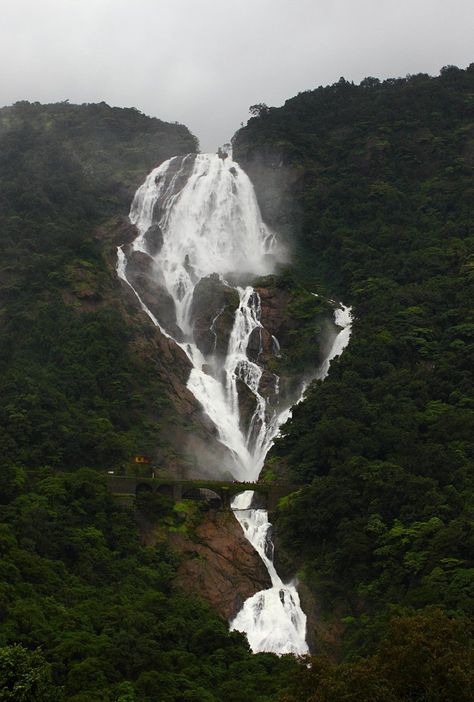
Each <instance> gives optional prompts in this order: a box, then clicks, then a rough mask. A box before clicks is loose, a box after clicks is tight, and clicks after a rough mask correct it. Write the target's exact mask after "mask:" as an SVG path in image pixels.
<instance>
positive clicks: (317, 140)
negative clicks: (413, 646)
mask: <svg viewBox="0 0 474 702" xmlns="http://www.w3.org/2000/svg"><path fill="white" fill-rule="evenodd" d="M473 100H474V65H471V66H470V67H469V68H468V69H466V70H461V69H458V68H455V67H446V68H444V69H443V70H442V71H441V73H440V76H439V77H437V78H430V77H429V76H427V75H424V74H422V75H413V76H408V77H407V78H405V79H394V80H386V81H383V82H381V81H379V80H377V79H375V78H367V79H365V80H364V81H363V82H362V83H361V84H360V85H358V86H357V85H354V84H352V83H349V82H347V81H345V80H344V79H343V78H341V80H340V81H339V82H337V83H336V84H334V85H332V86H328V87H325V88H318V89H317V90H313V91H308V92H304V93H301V94H299V95H298V96H297V97H295V98H293V99H291V100H288V101H287V102H286V103H285V105H284V106H283V107H281V108H268V107H267V106H265V105H257V106H255V107H254V108H253V112H254V114H255V116H254V117H253V118H251V119H250V120H249V123H248V126H247V127H245V128H243V129H241V130H239V132H238V133H237V134H236V136H235V138H234V155H235V158H236V159H237V160H239V162H240V163H241V164H242V165H243V166H244V167H245V168H246V169H247V171H248V172H249V173H250V174H251V175H253V177H254V181H255V184H256V187H257V194H258V195H259V197H260V201H261V203H262V206H263V208H264V215H265V216H267V218H268V219H269V220H270V221H273V222H274V224H275V225H276V226H278V224H280V225H281V226H282V227H283V228H284V229H285V231H286V232H287V236H288V237H290V238H291V240H292V243H293V249H294V252H295V253H294V260H295V270H297V271H299V273H300V275H301V277H302V278H303V279H304V280H305V282H306V283H307V284H309V285H312V286H313V287H314V289H315V290H319V291H321V290H322V291H325V292H326V293H327V294H329V295H333V296H336V297H338V298H339V299H341V300H343V301H344V303H345V304H350V305H352V307H353V314H354V324H353V333H352V338H351V342H350V344H349V347H348V348H347V349H346V351H345V352H344V354H343V355H342V357H341V358H340V359H339V360H338V361H337V362H334V363H333V365H332V366H331V373H330V375H329V377H328V378H327V379H326V380H325V381H324V383H315V384H313V385H312V386H311V387H310V389H309V391H308V392H307V399H306V401H305V403H304V404H302V405H300V406H298V407H297V408H296V409H295V411H294V414H293V418H292V420H291V421H290V422H289V423H288V424H287V425H286V426H285V427H284V429H283V435H282V437H281V438H280V439H279V440H277V442H276V446H275V447H274V449H273V451H272V453H271V457H270V464H271V466H272V470H279V471H280V472H285V473H286V474H288V475H289V476H290V478H291V479H295V480H298V481H301V482H302V483H305V484H307V487H305V488H304V489H302V490H300V491H299V492H298V493H296V494H294V495H293V496H292V498H291V499H289V500H287V501H286V502H285V503H284V504H282V505H281V508H280V510H279V512H278V515H277V528H278V533H279V538H280V539H281V540H282V541H283V544H284V547H285V549H286V551H287V552H288V554H289V556H290V558H291V559H292V565H293V568H295V569H299V571H300V576H301V578H302V579H303V581H304V582H305V583H306V585H307V586H308V587H309V588H310V590H311V591H312V593H313V595H314V598H315V600H316V601H317V603H318V608H319V611H318V614H319V616H320V617H323V619H325V620H326V621H327V622H328V623H331V622H332V623H334V621H336V620H337V621H338V622H339V623H340V625H341V626H340V631H341V638H342V648H341V652H342V654H343V655H345V656H348V657H351V656H353V655H354V654H366V655H376V649H377V642H378V641H379V640H380V637H381V636H384V632H386V630H387V626H388V622H389V620H390V618H391V617H394V616H402V617H406V616H408V615H413V616H421V614H420V612H422V613H423V612H424V613H425V614H424V615H423V616H428V614H426V612H425V609H426V608H429V607H432V606H435V607H437V608H439V609H440V610H442V611H444V612H445V613H446V616H448V617H450V618H451V619H452V620H453V621H468V619H469V617H470V616H471V615H472V606H473V602H474V563H473V555H474V548H473V547H474V534H473V508H474V504H473V489H472V481H473V473H472V469H473V466H474V395H473V387H474V383H473V370H474V345H473V337H474V318H473V304H472V303H473V299H474V295H473V292H474V289H473V288H474V286H473V284H474V249H473V244H474V239H473V232H472V221H473V219H472V216H473V211H472V209H473V203H474V197H473V196H474V192H473V180H472V175H473V174H472V166H473V162H474V140H473V137H474V124H473V120H472V115H473V111H472V108H473ZM282 173H283V174H284V176H282V175H281V174H282ZM269 193H270V195H269ZM275 193H276V194H278V197H276V195H275ZM427 611H431V610H429V609H428V610H427ZM378 655H380V654H378ZM321 694H322V693H321ZM340 694H341V697H340V698H338V699H356V698H353V697H345V696H342V692H341V693H340ZM471 694H472V691H471ZM368 698H369V697H361V699H368ZM315 699H316V698H315ZM317 699H318V700H319V699H326V697H324V696H321V697H317ZM331 699H332V697H331ZM357 699H359V698H357ZM370 699H375V697H371V696H370ZM377 699H378V698H377ZM381 699H385V697H382V698H381ZM390 699H391V698H390ZM403 699H405V697H403ZM406 699H430V700H431V699H447V697H443V696H442V695H441V696H440V697H439V698H438V697H436V696H428V697H416V696H413V697H411V696H407V697H406Z"/></svg>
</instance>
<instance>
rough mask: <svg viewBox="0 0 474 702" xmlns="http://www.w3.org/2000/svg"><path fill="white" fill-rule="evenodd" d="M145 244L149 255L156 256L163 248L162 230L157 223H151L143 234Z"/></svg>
mask: <svg viewBox="0 0 474 702" xmlns="http://www.w3.org/2000/svg"><path fill="white" fill-rule="evenodd" d="M143 238H144V240H145V245H146V249H147V251H148V253H149V254H150V256H156V255H157V254H158V253H160V251H161V249H162V248H163V243H164V242H163V232H162V231H161V227H160V225H159V224H152V225H151V227H148V229H147V230H146V232H145V235H144V237H143Z"/></svg>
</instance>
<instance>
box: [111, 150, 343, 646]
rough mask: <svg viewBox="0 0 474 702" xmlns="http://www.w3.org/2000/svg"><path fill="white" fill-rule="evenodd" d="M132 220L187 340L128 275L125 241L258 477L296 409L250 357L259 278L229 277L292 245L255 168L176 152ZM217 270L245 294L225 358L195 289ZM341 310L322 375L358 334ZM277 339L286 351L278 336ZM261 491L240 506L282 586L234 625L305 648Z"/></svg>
mask: <svg viewBox="0 0 474 702" xmlns="http://www.w3.org/2000/svg"><path fill="white" fill-rule="evenodd" d="M130 220H131V222H132V223H133V224H135V225H136V227H137V229H138V236H137V238H136V239H135V241H134V242H133V244H132V247H131V252H132V253H133V252H141V253H142V254H145V255H147V256H149V257H150V258H151V259H152V260H153V267H154V269H153V270H154V272H155V274H156V280H157V284H158V281H159V283H160V285H161V286H162V287H163V288H164V289H165V290H166V293H167V294H168V295H170V296H171V298H172V300H173V302H174V307H175V312H176V329H177V330H178V332H179V337H180V338H179V339H177V338H176V337H175V336H174V334H173V329H171V328H170V327H169V326H168V327H167V326H166V324H164V322H163V320H161V319H158V318H157V316H156V315H155V314H154V313H153V312H152V311H151V310H150V309H149V308H148V307H147V305H146V304H145V302H144V301H143V299H142V297H141V296H140V294H139V292H137V290H136V289H135V287H134V286H133V284H132V282H130V280H129V279H128V277H127V265H128V259H127V254H126V252H125V247H123V246H122V247H119V249H118V262H117V274H118V275H119V277H120V278H121V279H122V280H124V281H125V282H126V283H127V284H128V285H129V286H130V287H131V288H132V289H133V290H134V292H135V294H136V295H137V297H138V300H139V302H140V304H141V306H142V308H143V309H144V310H145V312H146V313H147V314H148V315H149V316H150V318H151V319H152V321H153V323H154V324H155V325H157V326H158V327H159V328H160V330H161V331H162V332H163V333H164V334H165V335H166V336H167V337H168V338H174V340H175V341H176V343H177V344H178V345H179V346H180V347H181V348H182V349H183V350H184V351H185V353H186V354H187V356H188V358H189V359H190V361H191V363H192V370H191V373H190V377H189V380H188V388H189V390H190V391H191V392H192V393H193V394H194V396H195V397H196V398H197V400H198V401H199V402H200V403H201V405H202V407H203V410H204V412H205V413H206V414H207V415H208V416H209V417H210V419H211V420H212V421H213V422H214V424H215V426H216V428H217V431H218V434H219V439H220V441H221V443H222V444H224V446H226V447H227V448H228V449H229V452H230V455H231V456H232V465H231V466H227V468H228V469H230V471H231V473H232V475H233V477H234V478H235V479H236V480H238V481H249V482H253V481H255V480H257V478H258V476H259V474H260V471H261V468H262V466H263V463H264V460H265V456H266V454H267V452H268V450H269V448H270V446H271V444H272V441H273V439H274V438H275V436H276V435H277V433H278V430H279V427H280V426H281V425H282V423H284V422H285V421H286V420H287V419H288V417H289V416H290V414H291V409H290V408H289V407H283V408H280V409H279V410H278V411H277V410H276V409H274V408H270V407H269V404H268V402H267V401H266V400H265V398H264V397H263V396H262V395H261V394H260V392H259V383H260V379H261V376H262V369H261V368H260V366H259V365H258V364H256V363H254V362H252V361H251V360H250V359H249V358H248V357H247V346H248V343H249V339H250V336H251V334H252V332H253V331H254V330H255V329H256V328H258V327H262V324H261V322H260V299H259V296H258V294H257V293H256V291H255V290H254V289H253V288H252V287H251V286H249V285H242V286H241V285H231V284H230V283H228V282H227V280H226V278H227V279H230V278H239V279H240V280H242V279H243V278H246V279H249V278H251V277H252V276H253V277H256V276H260V275H266V274H269V273H271V272H272V271H273V270H274V267H275V263H276V262H277V261H278V260H281V259H282V257H283V256H284V251H283V249H282V248H281V247H280V245H279V243H278V242H277V240H276V238H275V236H274V234H273V233H272V232H271V231H270V230H269V229H268V227H267V226H266V225H265V224H264V222H263V221H262V218H261V215H260V211H259V208H258V204H257V200H256V197H255V193H254V190H253V186H252V184H251V182H250V180H249V178H248V177H247V175H246V174H245V173H244V171H242V169H241V168H240V167H239V165H238V164H237V163H236V162H234V161H232V159H231V158H230V157H226V158H222V156H221V155H217V154H198V155H195V154H190V155H188V156H185V157H184V158H183V157H175V158H172V159H170V160H168V161H166V162H165V163H163V164H161V166H159V167H158V168H155V169H154V170H153V171H152V172H151V173H150V175H149V176H148V177H147V179H146V181H145V182H144V184H143V185H142V186H141V187H140V188H139V189H138V191H137V193H136V195H135V198H134V201H133V203H132V207H131V211H130ZM151 227H155V228H156V227H158V229H159V231H160V235H161V236H162V242H161V246H160V247H157V248H159V250H157V251H156V252H155V253H153V251H152V250H150V245H149V243H148V241H147V232H149V231H151V229H150V228H151ZM211 274H217V275H218V276H219V279H220V281H221V282H222V284H223V285H224V286H227V287H232V288H233V289H234V290H235V291H236V292H237V293H238V298H239V306H238V309H237V311H236V313H235V319H234V324H233V328H232V331H231V334H230V338H229V343H228V348H227V353H226V356H225V359H224V360H223V362H222V361H221V362H219V363H218V362H217V361H216V359H215V358H214V357H213V354H212V353H211V354H208V355H207V356H205V355H204V354H203V353H202V352H201V351H200V350H199V348H198V346H197V344H196V343H195V340H194V338H193V319H192V302H193V294H194V291H195V288H196V285H197V284H198V283H199V281H200V280H202V279H203V278H206V277H207V276H210V275H211ZM335 315H336V319H335V321H336V323H337V324H339V325H340V326H343V327H344V328H343V330H342V331H341V332H340V333H339V335H338V336H337V337H336V340H335V342H334V344H333V347H332V349H331V352H330V353H329V354H328V357H327V359H326V361H325V362H324V364H323V366H322V367H321V368H320V370H319V372H318V373H317V376H316V377H320V378H322V377H324V376H325V375H326V373H327V371H328V369H329V363H330V361H331V359H332V358H333V357H334V356H336V355H338V354H339V353H341V351H342V349H343V348H344V346H345V345H346V344H347V342H348V340H349V335H350V310H348V309H347V308H342V309H341V310H336V313H335ZM217 316H219V315H217ZM216 319H217V317H216ZM216 319H214V321H213V323H212V327H211V330H212V331H213V326H214V323H215V321H216ZM274 347H275V353H276V354H278V353H279V343H278V340H277V339H274ZM277 381H278V379H277ZM238 382H243V383H245V385H246V386H247V388H248V389H249V390H250V392H251V393H252V394H253V396H254V399H255V411H254V413H253V416H252V417H251V420H250V426H249V427H248V428H247V430H246V431H244V430H243V429H242V426H241V417H240V411H239V396H238V386H237V384H238ZM302 392H303V391H302ZM252 497H253V492H252V491H246V492H244V493H242V494H241V495H238V496H237V497H236V498H235V500H234V501H233V504H232V508H233V510H234V514H235V515H236V517H237V519H238V521H239V522H240V524H241V526H242V528H243V530H244V533H245V535H246V537H247V538H248V539H249V541H250V542H251V543H252V545H253V546H254V548H255V549H256V550H257V552H258V553H259V555H260V556H261V558H262V560H263V562H264V563H265V565H266V567H267V569H268V572H269V574H270V577H271V581H272V588H271V589H269V590H265V591H262V592H259V593H257V594H256V595H254V596H253V597H252V598H250V599H248V600H247V601H246V602H245V603H244V606H243V608H242V610H241V611H240V612H239V613H238V615H237V617H236V618H235V619H234V620H233V622H232V623H231V627H232V628H233V629H238V630H240V631H243V632H245V633H246V634H247V637H248V639H249V642H250V645H251V648H252V650H253V651H255V652H257V651H273V652H275V653H278V654H283V653H294V654H304V653H306V652H307V650H308V647H307V644H306V640H305V638H306V616H305V615H304V613H303V612H302V610H301V607H300V603H299V597H298V593H297V590H296V586H295V585H294V584H289V585H284V584H283V583H282V581H281V579H280V578H279V576H278V574H277V572H276V570H275V567H274V565H273V557H272V549H273V547H272V545H271V540H270V538H269V528H270V524H269V523H268V515H267V512H266V511H265V510H261V509H251V502H252Z"/></svg>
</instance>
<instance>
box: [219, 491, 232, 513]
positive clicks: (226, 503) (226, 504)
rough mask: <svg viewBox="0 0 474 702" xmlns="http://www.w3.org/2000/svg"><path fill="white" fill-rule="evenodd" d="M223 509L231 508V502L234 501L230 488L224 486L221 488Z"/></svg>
mask: <svg viewBox="0 0 474 702" xmlns="http://www.w3.org/2000/svg"><path fill="white" fill-rule="evenodd" d="M220 496H221V503H222V509H230V503H231V501H232V495H231V494H230V492H229V488H222V489H221V490H220Z"/></svg>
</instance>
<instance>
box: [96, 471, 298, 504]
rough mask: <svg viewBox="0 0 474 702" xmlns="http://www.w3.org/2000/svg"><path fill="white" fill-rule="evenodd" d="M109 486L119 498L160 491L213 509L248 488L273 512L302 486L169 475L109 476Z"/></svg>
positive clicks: (227, 502)
mask: <svg viewBox="0 0 474 702" xmlns="http://www.w3.org/2000/svg"><path fill="white" fill-rule="evenodd" d="M107 488H108V490H109V492H110V493H112V494H113V495H115V496H117V497H124V498H134V497H136V495H138V494H140V493H144V492H151V493H153V492H157V493H160V494H162V495H167V496H168V497H170V498H172V499H173V500H175V501H176V502H177V501H179V500H202V501H207V502H208V504H209V506H210V507H211V508H214V509H230V503H231V501H232V498H233V497H234V496H235V495H238V494H239V493H241V492H244V491H245V490H252V491H253V492H254V493H255V498H254V504H255V506H256V507H261V508H264V509H267V510H269V511H272V510H274V509H275V508H276V506H277V504H278V501H279V500H280V499H281V498H282V497H285V495H289V494H290V493H291V492H296V491H297V490H299V489H300V488H301V485H292V484H289V483H273V484H269V485H266V484H264V483H238V482H231V481H223V480H169V479H167V478H139V477H130V476H121V475H108V476H107Z"/></svg>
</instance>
